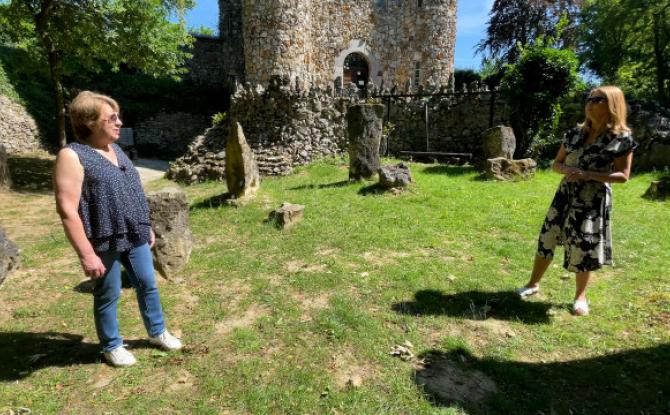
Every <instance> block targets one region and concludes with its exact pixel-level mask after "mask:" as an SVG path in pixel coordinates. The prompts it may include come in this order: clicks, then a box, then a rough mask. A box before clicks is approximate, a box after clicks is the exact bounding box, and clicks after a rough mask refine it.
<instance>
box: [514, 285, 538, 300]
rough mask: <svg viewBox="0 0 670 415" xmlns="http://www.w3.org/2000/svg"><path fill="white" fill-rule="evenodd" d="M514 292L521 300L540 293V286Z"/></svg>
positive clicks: (523, 288) (522, 288)
mask: <svg viewBox="0 0 670 415" xmlns="http://www.w3.org/2000/svg"><path fill="white" fill-rule="evenodd" d="M514 292H515V293H516V294H517V295H518V296H519V297H521V298H525V297H530V296H531V295H535V294H537V293H539V292H540V286H539V285H536V286H535V287H526V286H523V287H521V288H517V289H516V290H514Z"/></svg>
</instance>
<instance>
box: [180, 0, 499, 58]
mask: <svg viewBox="0 0 670 415" xmlns="http://www.w3.org/2000/svg"><path fill="white" fill-rule="evenodd" d="M314 1H319V0H314ZM493 1H494V0H459V1H458V9H457V10H458V14H457V23H456V54H455V55H456V56H455V58H454V65H455V66H456V68H457V69H479V68H480V66H481V55H477V56H475V55H474V53H475V45H476V44H477V43H479V41H480V40H481V39H483V38H484V33H485V31H486V22H487V21H488V13H489V10H491V6H492V5H493ZM218 7H219V6H218V0H197V5H196V6H195V7H194V8H193V10H191V11H190V12H189V13H188V15H187V16H186V22H187V25H188V26H189V27H190V28H197V27H200V26H206V27H210V28H212V29H215V30H216V29H217V28H218V21H219V20H218V19H219V12H218Z"/></svg>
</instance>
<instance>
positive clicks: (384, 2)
mask: <svg viewBox="0 0 670 415" xmlns="http://www.w3.org/2000/svg"><path fill="white" fill-rule="evenodd" d="M375 2H376V3H377V7H378V8H380V9H381V10H386V9H388V0H375Z"/></svg>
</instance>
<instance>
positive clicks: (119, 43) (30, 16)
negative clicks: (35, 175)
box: [0, 0, 193, 146]
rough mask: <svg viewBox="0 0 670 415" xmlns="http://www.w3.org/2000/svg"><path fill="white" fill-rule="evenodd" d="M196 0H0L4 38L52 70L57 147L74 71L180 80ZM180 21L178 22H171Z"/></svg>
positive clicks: (63, 140) (62, 134)
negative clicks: (186, 17) (125, 71)
mask: <svg viewBox="0 0 670 415" xmlns="http://www.w3.org/2000/svg"><path fill="white" fill-rule="evenodd" d="M192 6H193V0H11V1H2V0H0V22H4V23H5V24H4V25H3V26H2V27H0V33H2V34H0V39H1V38H3V37H5V38H9V39H11V40H12V41H14V42H21V43H22V44H23V45H24V46H25V47H26V48H27V49H28V50H31V51H33V52H35V53H37V54H39V55H40V56H41V57H42V58H43V59H44V60H46V62H47V64H48V66H49V72H50V79H51V83H52V85H53V93H54V98H55V101H56V120H57V124H58V142H59V144H60V145H61V146H63V145H65V143H66V136H65V94H64V89H63V77H64V76H65V75H66V74H68V73H69V72H70V71H73V70H75V68H85V69H87V70H91V71H99V70H101V69H103V68H104V67H106V66H111V68H112V69H118V68H119V67H120V65H126V66H129V67H132V68H136V69H139V70H141V71H143V72H146V73H148V74H151V75H154V76H159V75H160V76H165V75H167V76H178V75H179V74H181V73H183V72H184V71H185V69H183V68H182V67H181V65H182V64H183V63H184V61H185V60H186V59H187V58H189V57H190V54H189V53H188V47H189V46H190V45H191V44H192V37H191V36H190V35H189V34H188V33H187V31H186V28H185V23H184V21H183V18H182V16H183V14H184V12H185V11H186V10H188V9H189V8H191V7H192ZM173 15H177V16H179V22H178V23H172V22H170V21H169V18H170V17H171V16H173Z"/></svg>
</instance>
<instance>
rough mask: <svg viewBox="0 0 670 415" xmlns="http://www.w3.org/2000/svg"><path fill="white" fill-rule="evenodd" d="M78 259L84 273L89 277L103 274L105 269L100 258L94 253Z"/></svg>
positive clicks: (93, 277) (98, 276) (97, 276)
mask: <svg viewBox="0 0 670 415" xmlns="http://www.w3.org/2000/svg"><path fill="white" fill-rule="evenodd" d="M80 261H81V267H82V268H83V269H84V274H86V276H87V277H89V278H92V279H96V278H101V277H102V276H103V275H105V271H107V269H106V268H105V265H104V264H103V263H102V260H101V259H100V257H99V256H97V255H96V254H90V255H87V256H84V257H82V258H80Z"/></svg>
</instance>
